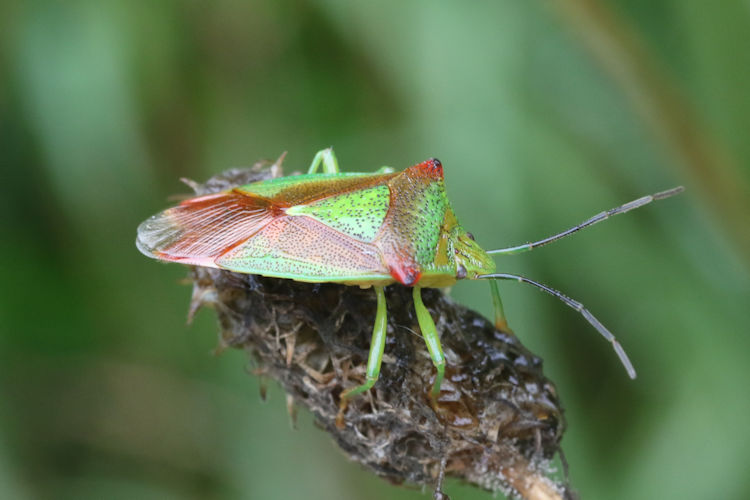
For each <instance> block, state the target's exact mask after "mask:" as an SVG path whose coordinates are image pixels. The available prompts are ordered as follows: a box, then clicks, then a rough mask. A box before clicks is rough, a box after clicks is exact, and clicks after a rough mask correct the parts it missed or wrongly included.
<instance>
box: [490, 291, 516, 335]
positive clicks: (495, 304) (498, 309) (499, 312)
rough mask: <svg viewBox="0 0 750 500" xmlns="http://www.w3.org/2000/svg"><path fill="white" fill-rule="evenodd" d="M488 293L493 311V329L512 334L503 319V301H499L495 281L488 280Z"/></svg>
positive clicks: (498, 292) (506, 321)
mask: <svg viewBox="0 0 750 500" xmlns="http://www.w3.org/2000/svg"><path fill="white" fill-rule="evenodd" d="M489 283H490V292H491V293H492V308H493V309H494V310H495V328H497V329H498V330H500V331H501V332H505V333H513V330H511V329H510V327H508V320H507V319H506V318H505V310H504V309H503V301H502V300H501V299H500V290H498V288H497V280H492V279H491V280H489Z"/></svg>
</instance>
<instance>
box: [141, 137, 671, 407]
mask: <svg viewBox="0 0 750 500" xmlns="http://www.w3.org/2000/svg"><path fill="white" fill-rule="evenodd" d="M277 163H280V162H277ZM279 166H280V165H276V167H277V168H276V169H275V170H276V171H278V170H279V169H278V167H279ZM321 167H322V173H319V172H318V171H319V170H320V169H321ZM682 190H683V188H682V187H676V188H673V189H670V190H667V191H663V192H660V193H656V194H653V195H648V196H644V197H642V198H638V199H637V200H634V201H631V202H629V203H626V204H624V205H621V206H619V207H616V208H613V209H611V210H607V211H605V212H601V213H599V214H597V215H594V216H593V217H591V218H589V219H587V220H586V221H584V222H582V223H580V224H578V225H575V226H573V227H571V228H569V229H566V230H565V231H562V232H560V233H558V234H555V235H553V236H550V237H547V238H544V239H542V240H539V241H536V242H533V243H526V244H523V245H518V246H513V247H508V248H500V249H496V250H489V251H485V250H483V249H482V248H481V247H480V246H479V245H478V244H477V243H476V242H475V241H474V237H473V236H472V235H471V233H469V232H467V231H466V230H465V229H464V228H463V227H462V226H461V225H460V224H459V223H458V220H457V219H456V216H455V214H454V212H453V209H452V207H451V204H450V201H449V200H448V197H447V195H446V192H445V186H444V178H443V167H442V165H441V163H440V162H439V161H438V160H436V159H429V160H427V161H424V162H422V163H419V164H417V165H414V166H412V167H409V168H407V169H405V170H403V171H401V172H395V171H393V169H391V168H388V167H383V168H381V169H380V170H378V171H377V172H375V173H345V172H340V171H339V167H338V162H337V160H336V157H335V155H334V153H333V150H332V149H330V148H329V149H324V150H322V151H319V152H318V153H317V154H316V155H315V157H314V159H313V161H312V164H311V165H310V168H309V170H308V172H307V174H304V175H294V176H288V177H275V178H273V179H269V180H264V181H259V182H255V183H252V184H247V185H243V186H238V187H235V188H233V189H230V190H227V191H223V192H220V193H216V194H209V195H205V196H198V197H196V198H191V199H188V200H185V201H183V202H181V203H180V204H179V205H177V206H175V207H172V208H169V209H167V210H165V211H163V212H161V213H159V214H156V215H154V216H152V217H151V218H149V219H147V220H146V221H145V222H143V223H142V224H141V225H140V226H139V227H138V236H137V239H136V245H137V246H138V249H139V250H140V251H141V252H143V253H144V254H145V255H147V256H149V257H152V258H156V259H159V260H164V261H169V262H180V263H183V264H189V265H194V266H206V267H213V268H218V269H224V270H228V271H233V272H238V273H247V274H258V275H263V276H268V277H275V278H285V279H292V280H297V281H304V282H311V283H321V282H330V283H340V284H345V285H358V286H360V287H363V288H369V287H372V288H373V289H374V291H375V294H376V296H377V311H376V314H375V322H374V327H373V333H372V340H371V344H370V352H369V355H368V360H367V369H366V380H365V381H364V382H363V383H362V384H361V385H359V386H355V387H352V388H350V389H348V390H346V391H344V392H343V393H342V394H341V400H340V409H341V411H340V416H343V412H344V410H345V408H346V402H347V401H348V400H349V399H350V398H351V397H353V396H355V395H357V394H361V393H363V392H365V391H367V390H369V389H370V388H371V387H372V386H373V385H375V382H376V381H377V379H378V374H379V372H380V364H381V361H382V358H383V351H384V348H385V340H386V330H387V313H386V303H385V293H384V290H383V289H384V287H385V286H388V285H391V284H399V285H403V286H407V287H412V288H413V293H412V297H413V301H414V308H415V312H416V317H417V322H418V324H419V327H420V329H421V332H422V336H423V338H424V341H425V344H426V346H427V350H428V351H429V354H430V357H431V359H432V362H433V364H434V365H435V369H436V372H437V373H436V376H435V380H434V382H433V385H432V389H431V391H430V395H431V398H432V401H433V404H436V402H437V397H438V395H439V393H440V385H441V382H442V379H443V376H444V373H445V364H446V361H445V356H444V355H443V350H442V347H441V344H440V336H439V335H438V332H437V329H436V327H435V323H434V321H433V319H432V317H431V316H430V313H429V312H428V310H427V308H426V307H425V306H424V304H423V302H422V295H421V289H422V288H424V287H446V286H450V285H453V284H454V283H455V282H456V281H457V280H459V279H481V280H487V281H488V282H489V285H490V291H491V295H492V302H493V307H494V312H495V325H496V327H497V328H498V329H500V330H504V331H506V332H510V329H509V328H508V323H507V320H506V318H505V313H504V311H503V305H502V301H501V299H500V293H499V291H498V287H497V280H515V281H520V282H523V283H528V284H530V285H534V286H535V287H537V288H540V289H541V290H543V291H545V292H547V293H549V294H551V295H554V296H555V297H557V298H558V299H560V300H562V301H563V302H564V303H565V304H567V305H568V306H570V307H572V308H573V309H575V310H576V311H578V312H579V313H581V314H582V315H583V317H584V318H585V319H586V320H587V321H588V322H589V323H590V324H591V325H592V326H593V327H594V328H595V329H596V330H597V331H598V332H599V333H600V334H601V335H602V336H604V338H605V339H606V340H608V341H609V342H610V343H611V344H612V346H613V348H614V350H615V352H616V353H617V356H618V357H619V358H620V361H621V362H622V364H623V365H624V366H625V369H626V370H627V372H628V374H629V375H630V377H631V378H635V370H634V368H633V365H632V363H631V362H630V360H629V359H628V357H627V355H626V354H625V351H624V349H623V348H622V346H621V345H620V343H619V342H618V341H617V340H616V339H615V337H614V335H613V334H612V333H611V332H610V331H609V330H608V329H607V328H606V327H605V326H604V325H603V324H602V323H601V322H600V321H599V320H598V319H597V318H596V317H594V315H593V314H591V312H589V310H588V309H586V308H585V307H584V306H583V304H581V303H580V302H577V301H575V300H573V299H571V298H569V297H567V296H565V295H563V294H562V293H560V292H558V291H557V290H554V289H552V288H550V287H548V286H546V285H544V284H541V283H538V282H536V281H533V280H530V279H528V278H526V277H523V276H519V275H515V274H507V273H498V272H496V271H495V263H494V261H493V260H492V257H491V256H492V255H511V254H516V253H521V252H526V251H529V250H532V249H534V248H538V247H541V246H544V245H547V244H549V243H552V242H553V241H557V240H559V239H561V238H564V237H565V236H568V235H570V234H573V233H575V232H577V231H579V230H581V229H583V228H585V227H588V226H591V225H593V224H596V223H597V222H600V221H602V220H605V219H607V218H609V217H611V216H613V215H617V214H621V213H625V212H628V211H630V210H633V209H635V208H638V207H641V206H643V205H646V204H648V203H651V202H652V201H655V200H660V199H664V198H668V197H670V196H673V195H675V194H677V193H679V192H681V191H682Z"/></svg>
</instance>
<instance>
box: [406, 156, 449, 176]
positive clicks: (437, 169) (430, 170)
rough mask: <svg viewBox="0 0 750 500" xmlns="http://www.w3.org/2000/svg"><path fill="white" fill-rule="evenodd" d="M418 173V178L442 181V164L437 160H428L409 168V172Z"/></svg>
mask: <svg viewBox="0 0 750 500" xmlns="http://www.w3.org/2000/svg"><path fill="white" fill-rule="evenodd" d="M412 169H413V170H414V171H415V172H418V173H419V174H418V176H419V177H428V178H430V179H442V178H443V164H442V163H440V160H438V159H437V158H430V159H429V160H426V161H423V162H422V163H418V164H416V165H414V166H413V167H409V170H412Z"/></svg>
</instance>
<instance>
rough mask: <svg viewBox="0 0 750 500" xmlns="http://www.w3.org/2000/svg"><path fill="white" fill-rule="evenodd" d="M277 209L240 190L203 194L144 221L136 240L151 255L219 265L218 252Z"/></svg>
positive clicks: (242, 239) (241, 238)
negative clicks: (217, 261) (217, 260)
mask: <svg viewBox="0 0 750 500" xmlns="http://www.w3.org/2000/svg"><path fill="white" fill-rule="evenodd" d="M278 213H279V212H278V210H276V207H274V205H273V204H272V203H271V202H270V201H269V200H267V199H265V198H261V197H257V196H251V195H248V194H245V193H241V192H238V191H236V190H232V191H226V192H222V193H217V194H211V195H207V196H201V197H198V198H193V199H190V200H186V201H184V202H182V203H180V204H179V205H177V206H176V207H173V208H170V209H167V210H165V211H163V212H161V213H159V214H156V215H154V216H153V217H151V218H149V219H148V220H146V221H145V222H143V223H142V224H141V225H140V226H138V237H137V240H136V244H137V246H138V249H139V250H140V251H141V252H143V253H144V254H145V255H147V256H149V257H153V258H157V259H161V260H168V261H175V262H182V263H185V264H193V265H200V266H209V267H220V266H218V265H217V264H216V259H217V258H218V257H220V256H221V255H223V254H224V253H226V252H228V251H230V250H232V249H233V248H235V247H237V246H238V245H240V244H242V243H244V242H245V241H247V240H248V238H250V237H251V236H253V235H254V234H256V233H257V232H258V231H260V230H261V229H263V227H265V226H266V225H267V224H269V223H270V222H271V221H272V220H273V219H274V218H275V217H277V216H278ZM275 214H276V215H275Z"/></svg>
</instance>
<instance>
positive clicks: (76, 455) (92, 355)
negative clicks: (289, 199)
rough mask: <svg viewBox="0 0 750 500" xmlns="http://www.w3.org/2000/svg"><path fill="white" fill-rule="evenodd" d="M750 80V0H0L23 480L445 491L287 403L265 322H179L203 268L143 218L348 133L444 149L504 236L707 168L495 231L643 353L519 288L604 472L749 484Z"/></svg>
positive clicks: (705, 487)
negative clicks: (143, 238) (229, 333)
mask: <svg viewBox="0 0 750 500" xmlns="http://www.w3.org/2000/svg"><path fill="white" fill-rule="evenodd" d="M748 89H750V3H748V2H747V1H742V0H726V1H722V2H700V1H687V2H686V1H682V0H664V1H660V2H649V1H640V0H639V1H627V2H626V1H624V0H567V1H564V0H529V1H523V2H521V1H515V0H494V1H477V2H432V1H427V0H423V1H414V2H394V1H387V2H386V1H384V2H344V1H332V0H328V1H303V0H296V1H288V2H276V1H271V0H267V1H259V0H254V1H251V2H240V1H237V2H231V1H216V2H200V1H185V2H177V1H163V2H142V1H112V2H98V1H94V0H91V1H85V0H81V1H77V0H72V1H68V2H55V1H47V2H44V1H24V2H19V1H13V0H11V1H9V2H8V1H6V2H2V3H1V4H0V164H1V165H2V177H0V179H2V181H1V182H0V207H1V208H2V210H0V213H2V217H0V242H1V244H0V269H2V274H1V275H0V498H9V499H10V498H13V499H26V498H55V499H57V498H61V499H88V498H91V499H94V498H96V499H98V498H123V499H125V498H127V499H132V498H139V499H140V498H143V499H151V498H153V499H157V498H158V499H163V498H188V499H192V498H195V499H197V498H210V499H229V498H252V499H277V498H278V499H282V498H305V499H307V500H322V499H326V500H331V499H365V500H367V499H380V498H393V499H418V498H429V496H428V494H425V493H423V492H421V491H420V490H415V489H407V488H399V487H394V486H390V485H388V484H386V483H385V482H383V481H381V480H379V479H377V478H376V477H374V476H372V475H371V474H369V473H368V472H366V471H363V470H361V469H360V468H359V467H358V466H357V465H354V464H351V463H348V462H347V461H346V460H345V459H344V458H343V457H342V456H341V455H340V454H339V452H338V451H337V450H336V449H335V447H334V445H333V444H332V442H331V441H330V440H329V438H328V436H327V435H325V434H324V433H323V432H321V431H320V430H318V429H316V428H315V427H314V425H313V424H312V420H311V418H310V416H309V415H308V414H306V413H305V412H304V411H303V412H302V413H301V415H300V419H299V426H298V429H297V430H291V429H290V425H289V420H288V417H287V415H286V410H285V397H284V394H283V393H282V392H281V390H280V389H279V388H278V387H277V386H275V385H274V384H271V386H270V391H269V401H268V402H267V403H262V402H261V401H260V398H259V396H258V386H259V382H258V379H257V378H256V377H255V376H252V375H250V374H249V373H248V370H249V368H251V365H250V364H249V362H248V360H247V358H246V356H245V355H244V354H243V353H242V352H226V353H224V354H223V355H222V356H219V357H215V356H212V355H211V351H212V349H213V348H214V347H215V345H216V332H217V328H216V325H215V317H214V315H213V313H212V312H211V311H203V312H201V314H199V316H198V318H197V320H196V321H195V323H194V324H193V325H192V326H190V327H186V326H185V316H186V311H187V306H188V300H189V296H190V288H189V287H186V286H182V285H181V284H180V280H181V279H182V278H184V277H185V275H186V271H185V269H184V268H182V267H180V266H178V265H160V264H158V263H156V262H154V261H151V260H149V259H146V258H145V257H143V256H142V255H140V254H139V253H138V252H137V250H136V248H135V245H134V238H135V228H136V226H137V224H138V223H139V222H140V221H141V220H143V219H145V218H146V217H147V216H149V215H151V214H152V213H154V212H156V211H158V210H160V209H162V208H164V207H165V206H166V205H167V204H168V203H169V200H168V197H169V196H170V195H172V194H179V193H185V192H187V191H188V190H187V188H186V187H185V186H184V185H182V184H180V183H179V182H178V178H180V177H189V178H193V179H197V180H203V179H205V178H207V177H209V176H210V175H213V174H215V173H218V172H220V171H222V170H224V169H226V168H228V167H231V166H242V165H250V164H252V163H253V162H255V161H256V160H258V159H260V158H270V159H273V158H276V157H277V156H278V155H279V154H280V153H281V152H283V151H288V157H287V164H286V165H287V170H294V169H304V168H306V166H307V165H308V162H309V161H310V159H311V158H312V155H313V154H314V153H315V152H316V151H317V150H318V149H321V148H323V147H326V146H329V145H333V146H334V147H335V148H336V152H337V154H338V157H339V160H340V162H341V165H342V167H343V169H345V170H349V171H369V170H374V169H375V168H377V167H379V166H381V165H392V166H394V167H397V168H402V167H405V166H408V165H410V164H413V163H416V162H418V161H421V160H424V159H425V158H428V157H431V156H437V157H439V158H440V159H441V160H442V162H443V164H444V166H445V169H446V179H447V186H448V190H449V195H450V196H451V198H452V200H453V203H454V207H455V209H456V211H457V213H458V215H459V217H460V219H461V221H462V222H463V224H464V225H465V226H466V227H467V228H469V229H470V230H471V231H472V232H473V233H474V234H475V235H476V236H477V238H478V241H479V242H480V243H481V244H482V245H484V246H485V247H500V246H508V245H513V244H518V243H522V242H525V241H528V240H530V239H537V238H541V237H544V236H547V235H548V234H550V233H552V232H555V231H557V230H560V229H563V228H565V227H567V226H568V225H571V224H573V223H576V222H579V221H580V220H582V219H584V218H585V217H588V216H590V215H592V214H594V213H596V212H598V211H600V210H602V209H606V208H610V207H612V206H615V205H618V204H620V203H623V202H625V201H629V200H631V199H633V198H636V197H638V196H641V195H643V194H647V193H652V192H655V191H659V190H663V189H666V188H669V187H672V186H674V185H677V184H684V185H685V186H686V188H687V192H686V193H685V194H683V195H681V196H680V197H678V198H673V199H670V200H668V201H664V202H659V203H657V204H654V205H651V206H649V207H647V208H644V209H640V210H638V211H637V212H634V213H632V214H629V215H627V216H622V217H617V218H615V219H614V220H612V221H609V222H607V223H605V224H603V225H599V226H597V227H596V228H594V229H590V230H588V231H586V232H584V233H581V234H579V235H577V236H575V237H572V238H569V239H567V240H565V241H561V242H559V243H557V244H555V245H554V246H550V247H546V248H544V249H540V250H538V251H535V252H532V253H531V254H526V255H521V256H515V257H505V258H503V259H501V260H499V268H500V269H502V270H505V271H507V272H518V273H522V274H525V275H528V276H529V277H532V278H536V279H538V280H541V281H543V282H546V283H548V284H550V285H552V286H555V287H558V288H560V289H562V290H564V291H565V292H567V293H568V294H569V295H571V296H572V297H574V298H577V299H579V300H581V301H583V302H584V303H585V304H586V305H587V306H589V307H590V309H591V310H592V311H594V312H595V313H596V314H597V315H598V316H599V317H600V318H601V319H602V320H603V321H604V322H605V324H607V325H608V326H609V327H610V328H611V329H612V330H613V331H614V332H616V333H617V334H618V335H619V337H620V338H621V340H622V342H623V344H624V345H625V346H626V348H627V349H628V352H629V353H630V356H631V358H632V359H633V361H634V363H635V365H636V367H637V369H638V371H639V377H638V379H637V380H636V381H630V380H628V378H627V377H626V375H625V373H624V370H623V369H622V367H621V366H620V364H619V363H618V361H617V359H616V357H615V356H614V354H613V353H612V352H611V350H610V347H609V346H608V345H607V343H606V342H603V341H602V340H601V338H599V337H598V336H597V334H596V332H594V331H593V330H592V329H591V328H590V327H589V326H588V325H587V324H586V323H585V321H584V320H583V319H582V318H581V317H579V316H578V315H577V314H575V312H573V311H571V310H570V309H568V308H566V307H565V306H564V305H562V304H561V303H559V302H557V301H555V300H553V299H552V298H550V297H548V296H546V295H544V294H541V293H539V292H537V291H536V290H534V289H532V288H529V287H526V286H522V285H517V284H514V283H505V284H503V285H502V291H503V293H504V298H505V302H506V308H507V311H508V314H509V317H510V321H511V326H512V327H513V328H514V329H515V330H516V332H517V333H518V334H519V335H520V336H521V337H522V339H523V341H524V343H525V344H526V345H527V346H528V347H529V348H531V349H532V350H533V351H534V352H536V353H538V354H539V355H541V356H542V357H543V358H544V359H545V371H546V373H547V375H548V376H549V377H550V378H551V379H553V380H554V381H555V382H556V384H557V387H558V390H559V392H560V395H561V398H562V400H563V402H564V404H565V406H566V408H567V418H568V425H569V430H568V431H567V434H566V436H565V439H564V440H563V447H564V449H565V451H566V454H567V458H568V461H569V462H570V479H571V482H572V485H573V486H574V488H576V489H577V490H578V491H579V492H580V493H581V495H582V498H584V499H586V498H588V499H592V498H597V499H602V498H607V499H633V498H654V499H656V498H658V499H667V498H669V499H672V498H674V499H706V498H717V499H724V500H726V499H746V498H750V475H748V470H750V460H749V459H748V453H747V450H748V448H750V431H749V430H748V429H749V427H748V425H747V418H748V415H750V396H749V394H750V393H749V392H748V382H750V368H748V356H749V355H750V336H749V335H748V323H749V322H748V320H750V307H749V306H750V278H749V276H748V274H749V269H750V197H748V186H749V185H750V140H749V139H748V130H750V97H749V92H750V91H749V90H748ZM452 293H453V295H454V296H455V297H456V298H457V299H458V300H460V301H461V302H463V303H465V304H468V305H470V306H472V307H474V308H477V309H479V310H480V311H483V312H484V313H486V314H489V313H490V300H489V296H488V293H487V288H486V285H482V284H477V283H461V284H459V285H458V286H456V287H455V288H454V290H453V292H452ZM447 492H448V493H449V494H451V495H452V496H453V498H455V499H463V500H472V499H489V498H493V497H492V495H491V494H489V493H486V492H482V491H478V490H475V489H473V488H470V487H467V486H464V485H461V484H459V483H457V482H449V483H448V485H447Z"/></svg>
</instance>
